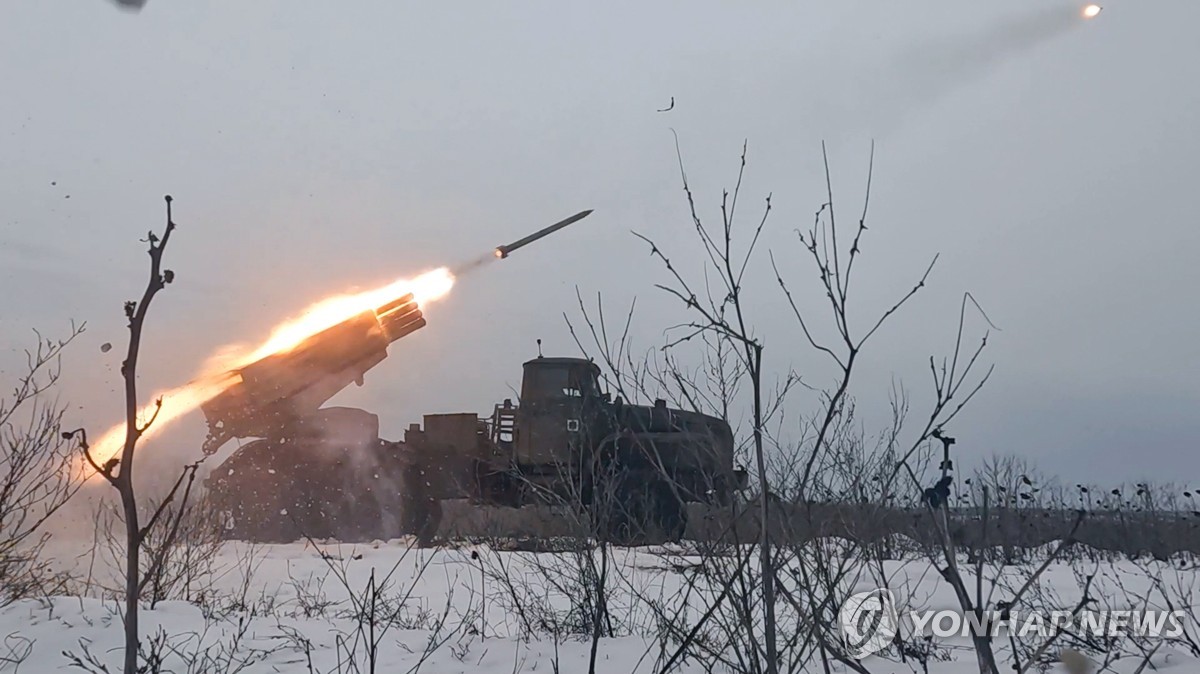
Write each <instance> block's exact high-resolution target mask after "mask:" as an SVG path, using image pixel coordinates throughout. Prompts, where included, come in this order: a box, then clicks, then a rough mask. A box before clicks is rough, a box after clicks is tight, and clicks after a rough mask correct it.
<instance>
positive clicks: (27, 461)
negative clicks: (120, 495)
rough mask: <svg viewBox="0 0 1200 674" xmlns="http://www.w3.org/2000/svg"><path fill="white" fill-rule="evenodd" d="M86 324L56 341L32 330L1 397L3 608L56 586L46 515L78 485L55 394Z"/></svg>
mask: <svg viewBox="0 0 1200 674" xmlns="http://www.w3.org/2000/svg"><path fill="white" fill-rule="evenodd" d="M82 332H83V326H72V328H71V332H70V334H69V335H68V336H67V337H66V338H65V339H61V340H49V339H45V338H43V337H42V336H41V335H40V334H38V335H37V346H36V347H35V348H34V349H33V350H32V351H26V352H25V356H26V364H25V369H24V373H23V374H22V375H20V376H19V377H18V379H17V381H16V384H15V385H14V386H13V390H12V392H11V393H10V394H8V395H7V396H5V397H3V398H0V606H5V605H7V604H9V603H11V602H13V601H16V600H18V599H23V598H26V597H31V596H37V595H46V594H51V593H54V592H55V591H56V590H59V589H61V587H62V583H63V581H64V579H63V578H62V577H61V576H58V575H56V574H53V573H49V572H47V571H46V570H45V565H44V564H42V563H40V561H39V555H40V552H41V550H42V548H43V546H44V545H45V543H46V540H47V534H46V533H45V531H44V530H43V526H44V525H45V523H46V521H47V520H48V519H49V518H50V517H51V516H52V515H53V514H54V513H55V512H57V511H58V509H59V508H61V507H62V506H63V504H65V503H66V502H67V500H68V499H70V498H71V496H72V495H73V494H74V493H75V492H76V490H78V489H79V486H80V484H81V483H82V475H81V474H80V472H79V471H78V470H75V469H74V468H75V466H74V461H73V459H74V456H73V452H72V447H71V446H70V444H69V443H68V442H67V441H66V439H65V438H63V437H62V428H61V426H62V416H63V406H62V404H61V403H60V402H59V401H58V400H57V399H56V398H55V397H54V390H55V387H56V385H57V384H58V381H59V377H60V375H61V360H60V357H61V354H62V351H63V349H65V348H66V347H67V345H68V344H70V343H71V341H72V340H74V339H75V338H76V337H78V336H79V335H80V334H81V333H82Z"/></svg>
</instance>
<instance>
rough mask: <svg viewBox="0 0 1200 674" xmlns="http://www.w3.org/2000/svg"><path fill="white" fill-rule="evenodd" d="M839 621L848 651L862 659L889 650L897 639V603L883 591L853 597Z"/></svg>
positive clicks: (846, 604)
mask: <svg viewBox="0 0 1200 674" xmlns="http://www.w3.org/2000/svg"><path fill="white" fill-rule="evenodd" d="M838 622H839V623H840V624H841V628H842V642H843V643H844V644H845V645H846V651H847V652H848V653H849V654H850V657H852V658H854V659H855V660H861V659H863V658H865V657H867V656H868V655H871V654H873V653H878V652H879V651H882V650H883V649H885V648H887V646H888V644H890V643H892V639H894V638H895V637H896V629H897V628H896V625H897V622H898V620H897V618H896V601H895V599H894V598H893V597H892V593H891V591H890V590H886V589H883V588H878V589H875V590H871V591H869V592H859V593H857V594H853V595H850V598H849V599H847V600H846V603H845V604H842V608H841V610H840V611H838Z"/></svg>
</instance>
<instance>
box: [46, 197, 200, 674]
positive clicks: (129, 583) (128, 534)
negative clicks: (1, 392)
mask: <svg viewBox="0 0 1200 674" xmlns="http://www.w3.org/2000/svg"><path fill="white" fill-rule="evenodd" d="M165 200H166V203H167V224H166V228H165V229H164V230H163V233H162V235H161V236H159V235H158V234H155V233H154V232H153V231H150V232H149V233H147V235H146V239H145V243H146V244H147V246H148V251H147V252H148V253H149V255H150V278H149V280H148V281H147V283H146V288H145V290H144V291H143V293H142V298H141V300H140V301H132V300H131V301H127V302H125V317H126V319H128V321H129V346H128V349H127V351H126V354H125V360H124V361H123V362H122V363H121V376H122V378H123V379H124V382H125V442H124V444H123V445H122V448H121V453H120V455H119V456H118V457H113V458H111V459H108V460H106V461H105V462H104V464H103V465H101V464H100V463H98V462H97V460H96V458H95V456H94V455H93V454H92V451H91V446H90V445H89V444H88V440H87V432H86V431H85V430H83V429H79V430H76V431H72V432H70V433H67V434H65V437H76V438H77V439H78V441H79V446H80V450H81V451H82V453H83V456H84V459H85V460H86V461H87V463H88V465H90V466H91V467H92V469H93V470H95V471H96V472H97V473H99V474H100V475H101V476H102V477H103V478H104V479H105V480H106V481H108V483H109V484H110V485H112V486H113V488H114V489H116V491H117V493H118V495H119V496H120V499H121V511H122V517H123V519H124V523H125V657H124V670H123V671H124V672H125V674H135V673H136V672H137V671H138V650H139V649H138V645H139V644H138V600H139V599H140V597H141V595H142V591H143V590H144V589H145V588H146V586H147V585H148V584H149V583H151V582H152V581H153V580H154V579H155V578H156V577H159V576H158V569H159V567H161V566H162V564H163V561H164V559H165V558H166V555H167V553H168V552H169V550H170V549H171V548H172V547H173V546H172V542H173V540H174V538H175V537H176V536H177V535H178V532H179V527H180V524H181V522H182V519H183V515H184V513H185V512H186V508H185V507H183V506H184V505H186V503H187V501H188V498H189V497H190V496H191V491H192V484H193V482H194V481H195V478H196V469H197V468H198V467H199V463H193V464H190V465H188V466H186V467H185V468H184V469H183V471H182V472H180V474H179V478H178V479H177V480H176V481H175V483H174V484H173V485H172V487H171V489H170V490H169V491H168V492H167V495H166V497H165V498H163V500H162V501H161V502H160V503H159V505H158V507H157V508H156V509H155V510H154V512H153V513H152V514H151V516H150V518H149V520H148V521H147V522H146V523H145V524H144V525H143V524H141V513H140V512H139V508H138V495H137V490H136V488H135V486H134V471H133V467H134V454H135V452H136V450H137V447H138V441H139V440H141V438H142V436H143V435H145V433H146V431H147V430H148V429H149V428H150V427H151V426H152V425H153V424H154V421H155V420H156V419H157V418H158V413H159V412H160V411H161V410H162V405H163V400H162V398H158V399H157V400H155V402H154V408H153V411H152V412H151V413H150V418H149V419H145V420H141V419H139V418H138V416H139V415H138V411H139V409H140V406H139V404H138V388H137V367H138V357H139V355H140V353H141V347H142V331H143V329H144V328H145V325H146V316H147V314H148V312H149V310H150V304H151V302H152V301H153V300H154V297H155V296H156V295H158V293H159V292H160V291H162V290H163V289H164V288H166V287H167V285H168V284H170V283H171V282H172V281H174V280H175V272H173V271H171V270H170V269H164V268H163V263H162V260H163V253H164V252H165V251H166V248H167V243H168V242H169V241H170V239H171V234H172V233H173V232H174V231H175V221H174V220H173V219H172V217H171V197H170V195H168V196H167V197H165ZM176 498H179V504H178V505H177V506H176V507H175V508H174V513H173V514H171V515H170V516H167V517H166V518H164V515H165V514H166V513H167V512H168V509H169V507H170V506H171V504H172V503H173V502H175V499H176ZM156 526H164V527H166V529H167V534H166V536H165V537H163V539H161V542H160V544H159V546H158V549H157V550H156V551H155V553H154V554H153V555H151V563H150V565H149V567H148V568H147V569H146V570H145V571H143V567H142V564H141V555H142V552H143V545H144V544H145V543H146V541H147V539H148V537H149V536H150V535H151V532H152V531H153V530H154V528H155V527H156Z"/></svg>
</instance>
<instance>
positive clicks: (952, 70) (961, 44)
mask: <svg viewBox="0 0 1200 674" xmlns="http://www.w3.org/2000/svg"><path fill="white" fill-rule="evenodd" d="M1083 24H1084V19H1083V18H1082V17H1081V16H1080V14H1079V10H1077V9H1076V8H1074V7H1051V8H1043V9H1041V10H1039V11H1037V12H1033V13H1030V14H1025V15H1023V16H1017V17H1012V18H1009V19H1007V20H1005V21H1003V22H1000V23H998V24H996V25H993V26H989V27H988V28H987V29H986V30H984V31H981V32H980V33H978V34H975V35H969V36H961V37H958V36H955V37H953V38H942V39H941V40H938V41H934V42H931V43H927V44H924V45H921V46H920V47H918V48H914V49H910V50H907V51H906V52H905V53H904V54H903V55H902V56H901V58H900V60H899V61H898V63H897V65H898V66H899V67H900V69H901V70H903V71H906V72H907V73H909V74H910V81H909V82H907V84H908V85H909V86H910V87H911V90H912V91H913V94H914V95H915V96H917V97H918V98H920V99H924V100H927V101H932V100H935V99H937V98H940V97H942V96H945V95H946V94H949V93H951V92H953V91H955V90H956V89H958V88H960V87H962V86H964V85H967V84H970V83H971V82H973V81H975V80H977V79H979V78H980V77H982V76H983V75H985V74H987V73H988V72H989V71H990V70H992V69H994V68H995V67H997V66H999V65H1000V64H1002V63H1003V62H1005V61H1007V60H1009V59H1011V58H1013V57H1015V56H1019V55H1021V54H1024V53H1026V52H1029V51H1031V50H1033V49H1034V48H1036V47H1038V46H1040V45H1042V44H1044V43H1046V42H1049V41H1051V40H1053V39H1054V38H1056V37H1058V36H1060V35H1063V34H1064V33H1066V32H1068V31H1070V30H1071V29H1072V28H1075V27H1079V26H1082V25H1083Z"/></svg>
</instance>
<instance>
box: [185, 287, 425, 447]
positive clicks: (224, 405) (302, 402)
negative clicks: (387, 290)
mask: <svg viewBox="0 0 1200 674" xmlns="http://www.w3.org/2000/svg"><path fill="white" fill-rule="evenodd" d="M423 327H425V317H424V316H423V315H422V313H421V309H420V307H418V306H417V302H416V300H415V299H414V298H413V296H412V294H408V295H404V296H403V297H400V298H398V299H395V300H393V301H391V302H388V303H387V304H384V305H383V306H381V307H379V308H377V309H375V310H374V311H364V312H362V313H361V314H359V315H357V316H354V317H353V318H349V319H347V320H345V321H342V322H341V323H338V324H337V325H334V326H333V327H330V328H327V329H325V330H323V331H321V332H319V333H317V334H315V335H313V336H311V337H309V338H308V339H306V340H304V341H303V342H301V343H300V344H298V345H297V346H295V347H294V348H292V349H291V350H289V351H285V352H281V353H274V354H271V355H269V356H266V357H264V358H262V359H260V360H257V361H255V362H253V363H251V364H249V365H247V366H245V367H243V368H241V369H240V370H238V371H237V372H236V374H237V376H238V377H237V381H236V382H235V383H234V384H233V385H231V386H230V387H229V388H227V389H226V390H225V391H223V392H222V393H221V394H219V395H217V396H216V397H214V398H212V399H211V400H209V401H208V402H206V403H204V404H203V405H201V406H200V407H201V409H202V410H203V411H204V416H205V419H206V420H207V422H208V437H207V438H206V439H205V441H204V446H203V449H204V453H205V454H212V453H214V452H216V451H217V450H218V449H220V448H221V446H222V445H224V444H225V443H226V442H228V441H229V440H230V439H232V438H287V437H291V436H293V435H295V434H296V433H297V432H302V431H303V428H304V421H305V419H309V418H312V417H313V416H314V415H315V414H316V413H317V411H318V410H319V409H320V408H321V406H322V405H324V404H325V403H326V402H327V401H328V400H329V399H330V398H332V397H333V396H334V395H336V394H337V393H338V392H340V391H341V390H342V389H344V388H346V387H347V386H349V385H350V384H351V383H356V384H358V385H359V386H361V385H362V383H363V376H364V375H365V374H366V373H367V371H368V370H370V369H371V368H373V367H375V366H376V365H378V364H379V363H381V362H382V361H383V359H384V358H387V348H388V345H390V344H391V343H392V342H394V341H396V340H398V339H400V338H401V337H404V336H406V335H409V334H411V333H413V332H415V331H417V330H420V329H421V328H423Z"/></svg>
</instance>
